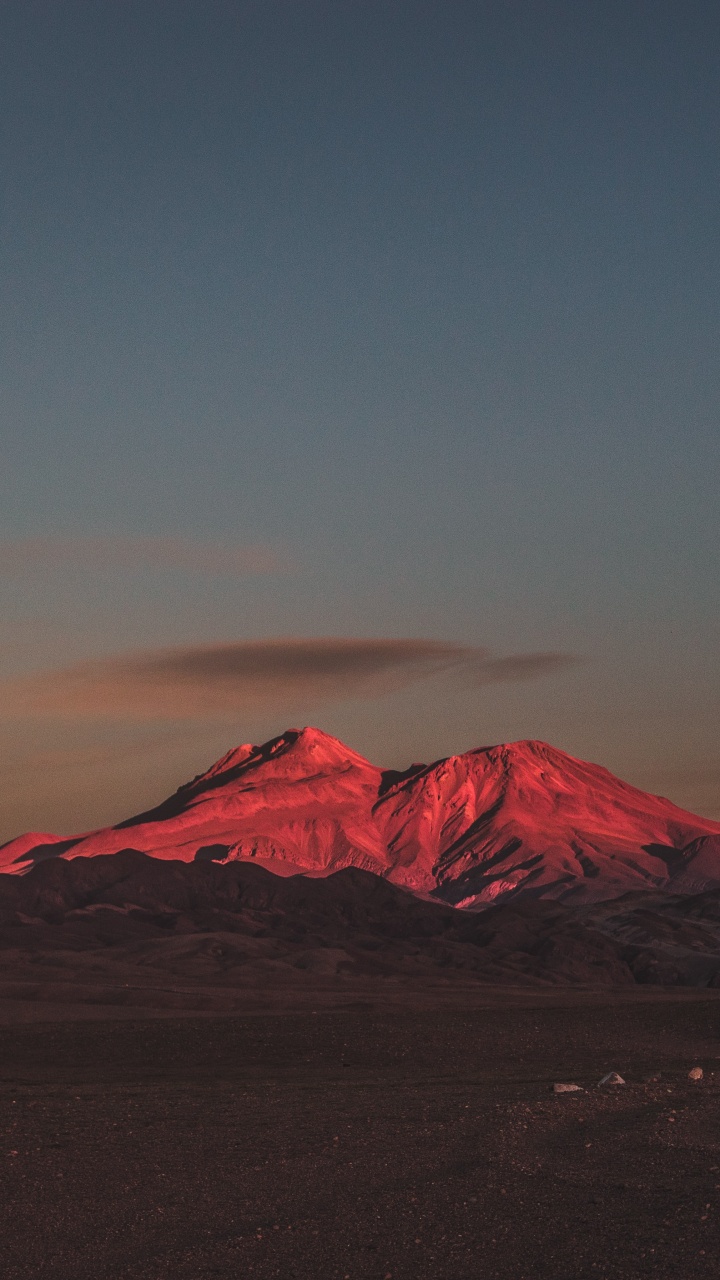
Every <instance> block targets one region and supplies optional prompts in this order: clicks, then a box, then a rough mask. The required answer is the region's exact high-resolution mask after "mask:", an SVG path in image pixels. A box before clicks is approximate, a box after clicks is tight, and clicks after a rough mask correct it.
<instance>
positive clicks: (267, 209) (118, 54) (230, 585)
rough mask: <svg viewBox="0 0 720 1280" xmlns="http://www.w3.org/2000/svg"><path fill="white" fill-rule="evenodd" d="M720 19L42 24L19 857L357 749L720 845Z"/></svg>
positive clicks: (55, 12)
mask: <svg viewBox="0 0 720 1280" xmlns="http://www.w3.org/2000/svg"><path fill="white" fill-rule="evenodd" d="M719 81H720V13H719V12H718V9H717V6H716V5H715V4H712V3H705V2H701V0H683V3H676V2H672V3H671V2H668V0H652V2H651V0H647V2H646V3H641V2H638V0H602V2H599V0H598V2H597V3H596V2H595V0H587V3H583V4H581V5H578V4H577V3H576V2H572V3H571V2H570V0H567V2H566V0H504V2H503V3H502V4H499V3H496V2H494V0H493V2H492V3H490V2H488V3H485V2H483V0H442V2H440V0H438V2H429V0H392V2H391V3H388V2H387V0H382V2H375V0H322V2H320V0H257V2H255V0H253V2H247V3H245V2H243V0H235V2H232V3H231V2H230V0H203V3H202V4H200V3H198V2H197V0H123V3H122V4H117V3H109V2H108V0H92V2H90V0H4V3H3V4H2V6H0V129H1V135H0V137H1V140H0V174H1V175H2V176H1V178H0V444H1V452H0V456H1V457H2V466H1V467H0V602H1V607H0V777H2V779H3V783H2V787H1V788H0V840H2V839H10V838H11V837H12V836H14V835H16V834H18V833H19V832H20V831H23V830H28V829H33V830H44V831H56V832H60V833H71V832H74V831H79V830H85V829H88V828H90V827H91V826H95V825H100V824H105V823H110V822H114V821H117V820H120V819H122V818H125V817H127V816H128V815H129V814H131V813H132V812H134V811H138V810H140V809H142V808H144V807H147V805H148V804H150V803H154V802H156V801H158V800H160V799H162V798H163V796H164V795H165V794H167V793H169V792H170V791H173V790H174V789H175V788H176V787H177V786H178V785H179V784H180V783H181V782H183V781H185V780H186V779H187V778H188V777H190V776H193V775H194V774H197V773H198V772H200V771H201V770H203V769H204V768H206V767H207V766H208V765H209V764H210V763H211V762H212V760H213V759H215V758H216V757H217V756H219V755H221V754H222V753H223V752H224V751H225V750H227V749H228V748H230V747H231V746H234V745H237V744H239V743H241V742H248V741H263V740H265V739H267V738H269V737H271V736H273V735H274V734H277V733H279V732H281V731H282V730H283V729H285V728H287V727H289V726H291V725H302V724H305V723H312V724H317V725H319V726H320V727H322V728H324V729H326V730H327V731H328V732H330V733H333V734H335V735H336V736H338V737H340V738H342V739H343V740H344V741H345V742H347V743H348V744H349V745H350V746H352V747H353V748H355V749H356V750H358V751H361V752H362V753H363V754H365V755H367V756H368V757H369V758H371V759H372V760H373V761H374V762H375V763H377V764H382V765H386V766H388V767H401V766H404V765H406V764H409V763H410V762H411V761H416V760H432V759H436V758H438V757H440V756H443V755H447V754H450V753H452V752H457V751H464V750H468V749H470V748H471V747H476V746H482V745H486V744H489V743H493V742H500V741H511V740H515V739H518V738H527V737H530V738H541V739H544V740H546V741H549V742H552V743H553V744H554V745H556V746H558V747H561V748H562V749H564V750H566V751H569V752H570V753H572V754H573V755H578V756H581V757H583V758H585V759H590V760H594V761H596V762H598V763H601V764H604V765H606V766H607V767H608V768H610V769H612V770H613V772H616V773H618V774H619V775H620V776H622V777H624V778H625V779H626V780H628V781H630V782H633V783H635V784H636V785H638V786H642V787H643V788H645V789H648V790H651V791H653V792H659V793H661V794H664V795H668V796H670V798H672V799H673V800H675V801H676V803H678V804H681V805H683V806H685V807H687V808H690V809H692V810H694V811H695V812H698V813H703V814H707V815H709V816H714V817H720V715H719V714H718V713H719V711H720V680H719V676H718V670H719V667H718V638H719V636H720V610H719V608H718V605H719V601H720V555H719V553H718V548H719V545H720V539H719V534H720V503H719V502H718V486H719V481H720V466H719V463H720V423H719V408H720V394H719V393H720V385H719V379H718V352H719V349H720V348H719V343H718V338H719V336H720V333H719V330H720V324H719V319H720V315H719V299H720V290H719V289H718V285H719V284H720V280H719V278H718V277H719V276H720V233H719V228H720V223H719V222H718V208H719V207H720V95H718V91H717V86H718V83H719Z"/></svg>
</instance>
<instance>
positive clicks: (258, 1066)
mask: <svg viewBox="0 0 720 1280" xmlns="http://www.w3.org/2000/svg"><path fill="white" fill-rule="evenodd" d="M0 1045H1V1047H2V1056H1V1061H0V1132H1V1133H2V1144H0V1153H1V1163H0V1179H1V1186H0V1224H1V1237H0V1245H1V1247H2V1257H3V1264H2V1275H3V1277H4V1280H30V1278H31V1277H32V1280H86V1278H87V1280H91V1278H92V1280H204V1277H211V1276H219V1277H228V1278H229V1277H233V1278H238V1277H240V1278H244V1277H250V1278H251V1280H265V1278H266V1277H282V1278H283V1280H286V1278H289V1277H302V1278H303V1280H326V1278H327V1280H331V1278H332V1280H366V1278H367V1280H387V1278H388V1277H391V1278H392V1280H418V1277H420V1278H421V1280H422V1278H424V1277H428V1280H445V1278H446V1277H447V1280H451V1278H452V1280H464V1278H465V1277H467V1278H468V1280H470V1277H472V1278H473V1280H476V1278H480V1277H482V1278H483V1280H484V1278H485V1277H488V1278H489V1280H492V1278H498V1280H535V1278H536V1277H548V1280H565V1278H567V1280H570V1278H571V1277H572V1280H579V1278H584V1277H598V1276H606V1277H608V1278H609V1280H632V1278H634V1277H648V1278H650V1277H652V1278H653V1280H665V1278H667V1280H670V1278H671V1277H672V1280H678V1278H680V1280H682V1278H683V1277H688V1280H690V1277H692V1278H693V1280H703V1278H704V1277H708V1278H709V1277H711V1276H712V1277H713V1280H714V1278H715V1277H716V1276H717V1255H718V1246H719V1245H720V1236H719V1232H718V1219H719V1215H720V1001H718V999H717V998H712V997H711V996H708V998H707V999H706V1000H703V999H697V998H695V999H692V1000H691V999H670V998H668V999H666V1000H657V999H654V1000H649V1001H647V1002H636V1003H634V1004H626V1005H623V1004H618V1003H613V1002H612V1001H611V1000H603V999H601V998H592V999H588V1001H587V1002H586V1003H584V1004H583V1003H582V1001H581V1000H580V999H578V1000H577V1001H576V1003H575V1004H568V1003H567V1002H565V1003H564V1004H562V1005H557V1006H552V1005H550V1006H549V1005H547V1003H546V1004H544V1005H533V1004H532V1003H528V1004H526V1005H525V1006H524V1007H514V1008H513V1007H510V1008H508V1007H503V1004H502V1001H501V1000H499V1002H498V1004H497V1005H496V1007H494V1008H493V1007H489V1008H486V1009H476V1010H471V1011H465V1012H463V1011H458V1010H456V1009H455V1010H452V1011H449V1012H448V1011H439V1010H437V1009H434V1010H433V1009H430V1010H416V1011H414V1012H409V1011H408V1012H405V1013H398V1012H395V1013H392V1014H388V1013H383V1012H380V1011H377V1010H373V1009H360V1008H359V1009H356V1010H345V1011H334V1012H320V1013H318V1014H312V1013H303V1014H286V1015H273V1016H254V1017H243V1018H225V1019H223V1018H205V1019H193V1018H186V1019H168V1018H166V1019H164V1020H162V1021H160V1020H150V1019H148V1020H138V1021H125V1022H119V1021H102V1020H99V1021H96V1022H84V1023H72V1022H62V1023H61V1022H59V1023H55V1024H50V1023H45V1024H35V1025H24V1026H17V1027H10V1026H6V1027H4V1028H2V1029H1V1030H0ZM696 1064H699V1065H701V1066H702V1067H703V1068H704V1073H705V1074H704V1079H703V1080H702V1081H701V1082H700V1083H698V1084H693V1083H691V1082H690V1081H689V1080H688V1079H687V1073H688V1071H689V1069H690V1068H691V1067H692V1066H694V1065H696ZM610 1069H617V1070H619V1071H620V1072H621V1073H622V1074H623V1076H625V1078H626V1080H627V1082H628V1083H627V1084H626V1085H625V1086H618V1087H615V1088H605V1089H599V1088H597V1081H598V1080H599V1079H600V1077H601V1075H603V1074H604V1072H605V1071H607V1070H610ZM714 1072H715V1074H713V1073H714ZM658 1073H659V1075H660V1078H659V1079H657V1080H654V1081H650V1082H648V1081H647V1080H646V1077H648V1076H650V1075H653V1076H657V1075H658ZM554 1080H575V1081H576V1082H577V1083H579V1084H581V1085H583V1086H585V1089H584V1091H583V1092H582V1093H577V1094H570V1095H565V1096H557V1097H556V1096H554V1095H553V1094H552V1092H551V1087H552V1083H553V1081H554Z"/></svg>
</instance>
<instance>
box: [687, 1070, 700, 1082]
mask: <svg viewBox="0 0 720 1280" xmlns="http://www.w3.org/2000/svg"><path fill="white" fill-rule="evenodd" d="M702 1078H703V1069H702V1067H693V1069H692V1071H688V1080H702Z"/></svg>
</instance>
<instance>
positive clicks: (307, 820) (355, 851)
mask: <svg viewBox="0 0 720 1280" xmlns="http://www.w3.org/2000/svg"><path fill="white" fill-rule="evenodd" d="M128 849H132V850H136V851H139V852H141V853H145V854H149V855H151V857H153V858H154V859H162V860H179V861H181V862H186V863H188V862H208V861H209V862H234V861H241V862H249V861H252V862H254V863H255V864H256V865H259V866H261V867H263V868H265V869H266V870H270V871H272V872H274V873H275V875H280V876H294V875H297V874H302V875H304V876H310V877H325V876H328V875H330V874H331V873H334V872H337V871H340V870H342V869H343V868H349V867H354V868H356V869H359V870H361V871H366V872H372V873H374V875H375V876H380V877H382V878H383V879H386V880H388V881H390V882H391V883H393V884H395V885H397V886H400V887H402V888H405V889H409V890H412V891H413V892H414V893H416V894H420V895H422V896H426V897H427V896H432V897H434V898H439V899H440V900H442V901H445V902H446V903H449V904H452V905H454V906H461V907H466V908H468V907H469V908H476V909H477V908H480V907H485V906H487V905H489V904H492V903H497V902H499V901H501V900H508V899H513V898H518V897H523V898H526V899H527V898H553V899H558V900H562V901H565V902H573V903H583V902H597V901H602V900H605V899H609V898H615V897H617V896H619V895H620V894H624V893H627V892H629V891H633V890H651V891H652V890H658V889H661V890H665V891H668V892H678V893H685V894H688V893H700V892H702V891H704V890H707V889H712V888H715V887H720V823H718V822H711V821H710V820H709V819H704V818H699V817H695V816H694V815H693V814H690V813H686V812H685V811H684V810H682V809H679V808H677V806H675V805H673V804H672V803H671V802H670V801H669V800H665V799H663V798H661V797H658V796H652V795H648V794H646V793H645V792H643V791H639V790H638V789H637V788H635V787H631V786H629V785H628V784H627V783H624V782H621V781H620V780H619V779H618V778H615V777H613V775H612V774H611V773H609V772H608V771H607V770H606V769H603V768H601V767H600V766H598V765H594V764H587V763H585V762H584V761H581V760H576V759H574V758H573V757H572V756H569V755H566V754H565V753H564V752H562V751H559V750H557V749H556V748H554V747H551V746H548V745H547V744H546V743H542V742H515V743H509V744H504V745H500V746H493V747H482V748H478V749H477V750H473V751H468V752H466V753H465V754H463V755H458V756H451V757H449V758H448V759H445V760H439V761H437V762H435V763H434V764H431V765H421V764H415V765H412V766H411V767H410V768H409V769H407V770H406V771H404V772H398V771H392V770H382V769H379V768H377V767H376V766H374V765H372V764H370V763H369V762H368V761H367V760H365V759H364V758H363V757H362V756H360V755H358V754H357V753H356V752H354V751H351V750H350V749H349V748H348V747H346V746H344V744H343V743H341V742H339V741H338V740H337V739H336V738H332V737H330V736H329V735H328V734H325V733H322V732H321V731H320V730H318V729H313V728H306V729H303V730H295V729H293V730H289V731H288V732H286V733H284V734H282V735H281V736H280V737H278V738H274V739H273V740H272V741H270V742H267V743H265V744H264V745H263V746H252V745H245V746H241V747H238V748H236V749H235V750H233V751H230V752H228V754H227V755H225V756H223V758H222V759H221V760H219V761H218V762H217V763H216V764H214V765H213V766H212V767H211V768H210V769H208V770H207V772H206V773H203V774H201V775H200V776H199V777H197V778H195V779H194V780H193V781H192V782H189V783H186V784H185V785H184V786H182V787H180V789H179V790H178V791H177V792H176V793H175V795H173V796H171V797H170V798H169V799H168V800H165V801H164V802H163V803H162V804H160V805H158V806H157V808H155V809H151V810H149V811H148V812H146V813H141V814H139V815H137V816H136V817H134V818H130V819H128V820H127V821H125V822H121V823H119V824H118V825H117V826H115V827H110V828H106V829H105V830H101V831H93V832H89V833H87V834H85V835H81V836H75V837H71V838H63V837H57V836H51V835H47V834H43V835H39V834H35V835H33V834H30V835H25V836H20V837H18V839H16V840H12V841H10V843H9V844H7V845H5V846H4V847H3V848H2V849H0V871H2V872H4V873H6V874H7V873H18V872H24V871H26V870H28V868H30V867H32V866H33V865H36V864H37V863H38V862H42V861H45V860H47V859H54V858H61V859H63V860H74V859H77V858H94V857H97V856H98V855H106V854H113V853H118V852H121V851H123V850H128Z"/></svg>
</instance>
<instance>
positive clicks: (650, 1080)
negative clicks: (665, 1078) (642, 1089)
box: [643, 1071, 662, 1084]
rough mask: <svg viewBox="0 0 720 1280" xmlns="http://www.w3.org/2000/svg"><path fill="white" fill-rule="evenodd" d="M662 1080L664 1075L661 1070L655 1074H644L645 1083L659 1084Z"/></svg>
mask: <svg viewBox="0 0 720 1280" xmlns="http://www.w3.org/2000/svg"><path fill="white" fill-rule="evenodd" d="M661 1080H662V1075H661V1074H660V1072H659V1071H656V1072H655V1075H654V1076H643V1084H659V1083H660V1081H661Z"/></svg>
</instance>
